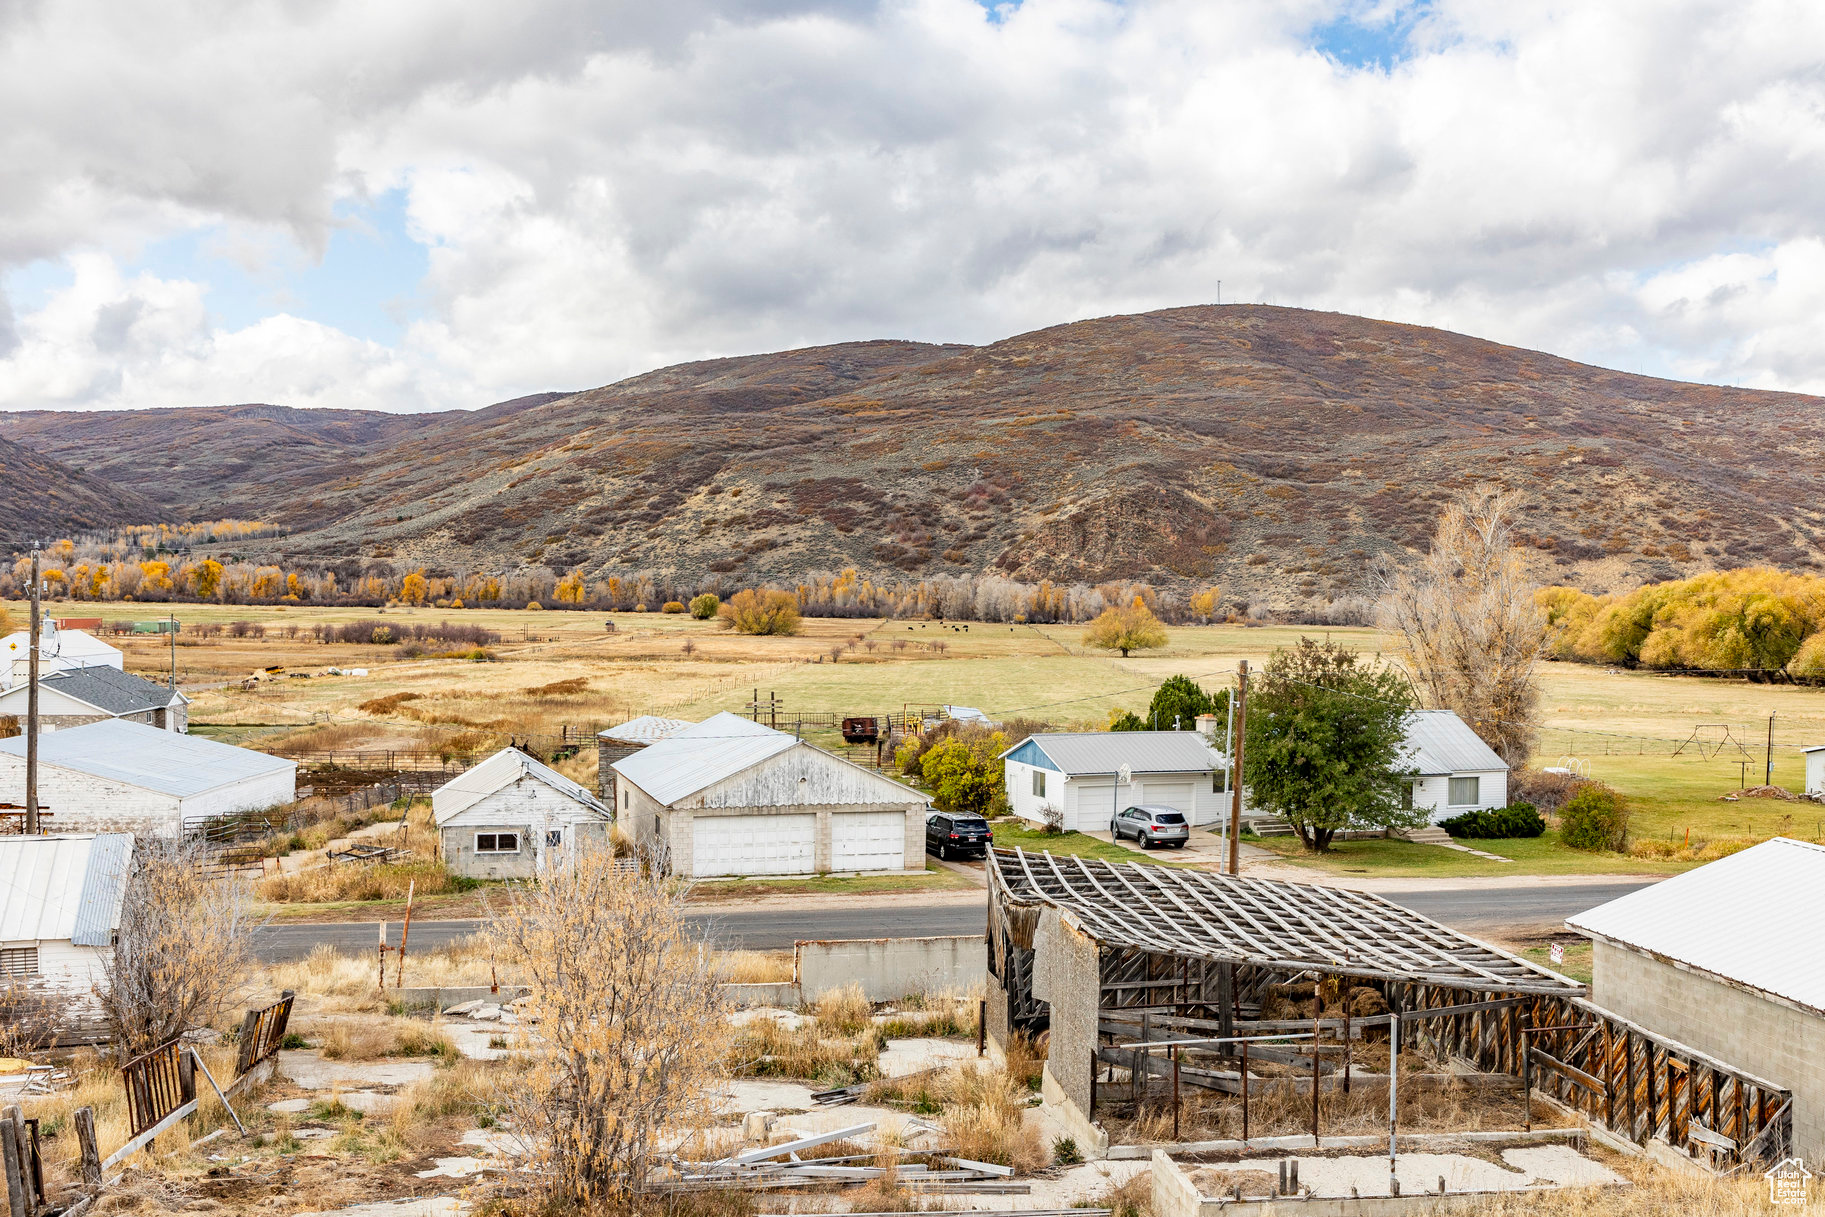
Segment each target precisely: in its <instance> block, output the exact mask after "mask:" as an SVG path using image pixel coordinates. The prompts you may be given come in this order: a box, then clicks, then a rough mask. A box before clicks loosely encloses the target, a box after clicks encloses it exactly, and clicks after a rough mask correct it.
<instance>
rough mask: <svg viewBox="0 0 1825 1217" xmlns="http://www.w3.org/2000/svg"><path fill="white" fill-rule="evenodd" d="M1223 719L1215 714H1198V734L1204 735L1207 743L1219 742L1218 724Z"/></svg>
mask: <svg viewBox="0 0 1825 1217" xmlns="http://www.w3.org/2000/svg"><path fill="white" fill-rule="evenodd" d="M1221 721H1222V720H1221V719H1219V718H1218V717H1217V716H1216V715H1214V714H1200V715H1198V734H1199V735H1201V736H1203V737H1204V742H1205V743H1207V744H1214V743H1216V742H1217V725H1218V724H1219V723H1220V722H1221Z"/></svg>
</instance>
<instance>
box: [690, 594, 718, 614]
mask: <svg viewBox="0 0 1825 1217" xmlns="http://www.w3.org/2000/svg"><path fill="white" fill-rule="evenodd" d="M721 607H722V600H721V599H720V598H719V597H718V596H717V595H716V593H715V592H704V593H702V594H701V595H696V596H692V597H691V616H693V617H695V618H697V620H699V621H708V620H709V619H710V618H712V617H714V616H715V615H716V610H717V609H719V608H721Z"/></svg>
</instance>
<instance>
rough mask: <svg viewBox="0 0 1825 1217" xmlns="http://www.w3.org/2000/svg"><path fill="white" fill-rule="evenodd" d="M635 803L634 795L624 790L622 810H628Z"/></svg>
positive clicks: (622, 793)
mask: <svg viewBox="0 0 1825 1217" xmlns="http://www.w3.org/2000/svg"><path fill="white" fill-rule="evenodd" d="M633 805H634V796H633V795H631V794H629V793H628V792H627V791H625V790H623V791H622V792H621V810H622V811H626V810H627V809H628V808H629V807H632V806H633Z"/></svg>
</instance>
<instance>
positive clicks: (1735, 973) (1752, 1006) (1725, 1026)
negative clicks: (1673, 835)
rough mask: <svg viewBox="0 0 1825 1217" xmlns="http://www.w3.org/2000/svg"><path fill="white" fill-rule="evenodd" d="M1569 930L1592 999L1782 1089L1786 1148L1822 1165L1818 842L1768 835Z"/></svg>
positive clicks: (1823, 887) (1822, 953)
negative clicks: (1586, 968)
mask: <svg viewBox="0 0 1825 1217" xmlns="http://www.w3.org/2000/svg"><path fill="white" fill-rule="evenodd" d="M1565 924H1566V925H1567V926H1569V927H1571V928H1572V929H1574V930H1576V931H1578V932H1579V933H1581V934H1584V935H1587V936H1588V937H1589V938H1590V939H1591V941H1592V943H1593V944H1594V950H1593V962H1592V981H1591V997H1592V1000H1594V1001H1595V1002H1596V1003H1597V1004H1598V1005H1600V1006H1603V1007H1605V1008H1606V1009H1609V1010H1613V1011H1615V1012H1616V1013H1617V1014H1619V1015H1621V1016H1622V1017H1624V1018H1626V1019H1629V1020H1630V1021H1631V1022H1635V1023H1638V1024H1640V1025H1641V1026H1643V1027H1646V1028H1648V1029H1649V1030H1651V1031H1655V1032H1658V1033H1660V1034H1663V1035H1667V1036H1670V1037H1672V1038H1673V1039H1677V1040H1680V1041H1682V1042H1684V1043H1687V1044H1690V1045H1692V1046H1693V1047H1695V1048H1697V1049H1699V1050H1701V1051H1704V1052H1707V1053H1710V1054H1712V1055H1714V1056H1718V1057H1722V1058H1723V1059H1725V1060H1728V1061H1733V1062H1736V1063H1738V1064H1740V1065H1742V1066H1743V1067H1745V1068H1749V1069H1754V1070H1755V1071H1756V1072H1757V1073H1760V1074H1764V1075H1766V1076H1768V1077H1771V1078H1773V1079H1775V1080H1776V1081H1778V1082H1779V1083H1780V1084H1781V1085H1783V1086H1785V1087H1787V1088H1788V1089H1790V1090H1791V1091H1792V1093H1793V1146H1792V1151H1791V1152H1793V1153H1794V1154H1797V1155H1798V1156H1799V1157H1801V1158H1804V1159H1807V1160H1809V1161H1816V1160H1819V1159H1821V1158H1825V949H1821V947H1820V944H1819V927H1820V926H1821V925H1825V847H1822V846H1819V845H1814V844H1811V843H1810V842H1806V841H1793V840H1788V839H1787V838H1784V837H1776V838H1775V839H1773V840H1771V841H1764V842H1762V843H1761V844H1760V845H1756V846H1752V847H1751V848H1749V849H1746V850H1743V851H1742V852H1741V853H1736V854H1731V855H1730V856H1729V857H1727V858H1721V859H1719V860H1718V861H1716V862H1712V863H1709V864H1707V865H1705V866H1701V867H1699V868H1698V869H1697V870H1691V871H1687V872H1686V873H1685V874H1683V875H1675V876H1674V877H1673V878H1671V879H1668V880H1665V881H1664V882H1661V883H1657V884H1655V885H1654V886H1652V887H1648V888H1643V889H1642V890H1640V891H1637V892H1631V893H1629V894H1628V895H1626V896H1622V897H1620V898H1618V899H1616V900H1612V901H1610V902H1609V903H1608V904H1603V905H1599V906H1598V907H1596V908H1594V909H1591V910H1590V911H1589V912H1587V913H1580V914H1579V915H1578V916H1576V917H1572V918H1569V919H1567V921H1566V923H1565Z"/></svg>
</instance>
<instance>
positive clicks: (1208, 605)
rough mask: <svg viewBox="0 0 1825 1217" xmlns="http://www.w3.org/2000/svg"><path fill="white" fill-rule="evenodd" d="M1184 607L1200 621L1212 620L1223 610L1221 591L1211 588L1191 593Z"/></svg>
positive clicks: (1218, 588)
mask: <svg viewBox="0 0 1825 1217" xmlns="http://www.w3.org/2000/svg"><path fill="white" fill-rule="evenodd" d="M1185 607H1186V608H1188V609H1190V610H1191V615H1192V616H1194V617H1196V618H1198V619H1199V620H1200V621H1210V620H1213V619H1215V617H1216V616H1217V614H1218V613H1220V612H1222V610H1223V589H1222V588H1220V587H1215V586H1212V587H1207V588H1205V589H1204V590H1203V591H1201V592H1193V593H1192V594H1191V598H1190V599H1188V600H1187V601H1186V602H1185Z"/></svg>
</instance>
